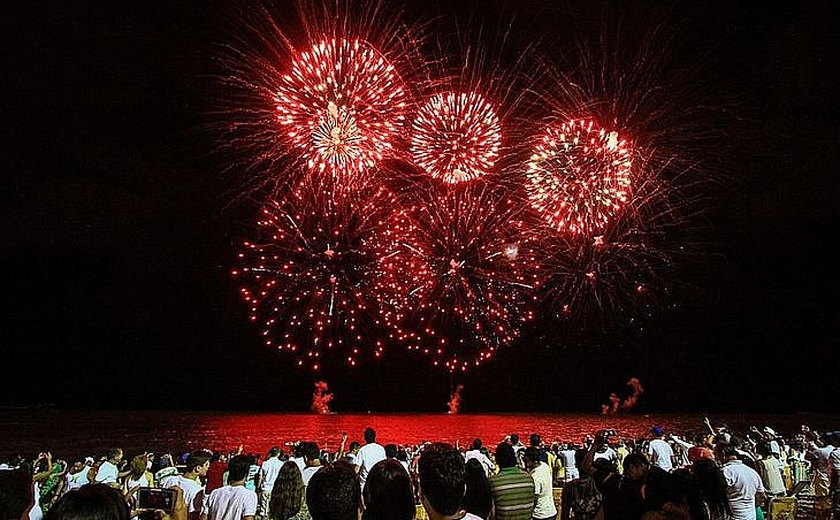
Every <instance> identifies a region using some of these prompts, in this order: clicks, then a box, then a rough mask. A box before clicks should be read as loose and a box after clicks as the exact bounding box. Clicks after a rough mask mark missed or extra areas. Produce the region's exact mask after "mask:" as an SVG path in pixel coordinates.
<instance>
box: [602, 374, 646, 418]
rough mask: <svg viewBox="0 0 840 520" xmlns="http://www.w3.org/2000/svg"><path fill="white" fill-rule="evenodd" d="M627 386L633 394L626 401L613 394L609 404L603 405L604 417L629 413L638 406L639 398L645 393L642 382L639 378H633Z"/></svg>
mask: <svg viewBox="0 0 840 520" xmlns="http://www.w3.org/2000/svg"><path fill="white" fill-rule="evenodd" d="M627 386H629V387H630V390H631V392H632V393H631V394H630V395H628V396H627V397H625V398H624V400H622V399H621V397H619V396H618V394H616V393H615V392H613V393H611V394H610V402H609V404H602V405H601V414H602V415H612V414H615V413H618V412H627V411H629V410H632V409H633V407H635V406H636V404H637V403H638V402H639V397H641V395H642V394H643V393H644V392H645V389H644V388H643V387H642V382H641V381H639V378H637V377H631V378H630V380H629V381H627Z"/></svg>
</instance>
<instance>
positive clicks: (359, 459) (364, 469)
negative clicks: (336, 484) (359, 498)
mask: <svg viewBox="0 0 840 520" xmlns="http://www.w3.org/2000/svg"><path fill="white" fill-rule="evenodd" d="M380 460H385V448H383V447H382V445H380V444H376V443H375V442H372V443H370V444H365V445H364V446H362V447H361V449H359V453H357V454H356V466H359V467H360V469H359V482H361V484H362V489H364V487H365V481H366V480H367V476H368V472H369V471H370V470H371V468H373V466H374V465H376V463H377V462H379V461H380Z"/></svg>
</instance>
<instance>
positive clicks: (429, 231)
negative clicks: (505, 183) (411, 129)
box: [391, 185, 538, 370]
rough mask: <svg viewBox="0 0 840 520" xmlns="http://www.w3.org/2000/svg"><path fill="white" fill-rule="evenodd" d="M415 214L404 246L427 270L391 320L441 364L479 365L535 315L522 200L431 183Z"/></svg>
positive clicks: (400, 335)
mask: <svg viewBox="0 0 840 520" xmlns="http://www.w3.org/2000/svg"><path fill="white" fill-rule="evenodd" d="M410 216H411V218H412V219H413V221H414V223H415V225H414V226H413V228H412V231H413V234H412V235H411V236H407V237H406V238H407V241H406V243H405V246H404V250H403V252H404V254H405V256H406V257H408V258H410V259H412V261H413V262H416V264H417V265H422V266H424V270H423V272H422V273H419V274H418V275H417V276H412V279H413V281H414V285H415V286H414V288H412V289H411V291H410V292H409V296H410V299H409V300H408V301H405V302H402V303H405V304H407V305H409V308H408V309H406V310H405V311H403V312H402V313H401V319H400V320H398V321H393V322H392V323H391V325H392V327H395V328H396V331H397V339H398V340H400V341H402V342H404V343H405V344H407V345H408V346H409V349H410V350H416V351H420V352H422V353H423V354H427V355H429V356H430V357H431V358H432V359H433V363H434V365H436V366H445V367H446V368H448V369H449V370H456V369H459V370H466V369H467V368H468V367H470V366H477V365H479V364H480V363H481V362H483V361H486V360H488V359H490V358H492V357H493V355H494V352H495V351H496V349H498V348H499V347H502V346H504V345H508V344H510V343H511V342H512V341H513V340H514V339H515V338H517V337H518V335H519V332H520V329H521V327H522V325H523V324H524V323H525V322H527V321H529V320H531V319H533V317H534V307H533V302H534V290H535V289H536V285H537V283H538V267H537V265H536V262H535V258H534V254H533V247H534V243H533V241H534V237H533V235H532V234H531V230H530V228H529V227H528V226H527V225H526V223H525V222H524V221H523V220H522V218H521V217H522V205H521V204H520V203H518V202H516V201H514V200H511V199H510V198H509V196H508V194H507V193H506V192H505V191H504V190H500V189H493V188H488V187H487V186H485V185H469V186H462V187H458V188H456V189H447V188H445V187H444V189H438V188H435V187H431V188H429V190H428V191H427V192H425V193H422V194H418V196H417V198H416V199H415V203H414V205H413V206H412V208H411V210H410Z"/></svg>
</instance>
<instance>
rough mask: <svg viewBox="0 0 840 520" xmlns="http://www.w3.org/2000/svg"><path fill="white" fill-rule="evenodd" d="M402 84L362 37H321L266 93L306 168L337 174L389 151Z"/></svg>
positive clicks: (400, 113) (402, 102)
mask: <svg viewBox="0 0 840 520" xmlns="http://www.w3.org/2000/svg"><path fill="white" fill-rule="evenodd" d="M406 98H407V96H406V91H405V87H404V86H403V83H402V79H401V78H400V77H399V75H398V74H397V72H396V70H395V69H394V66H393V65H392V64H391V63H390V62H389V61H388V60H387V59H386V58H385V57H384V56H383V55H382V54H381V53H380V52H379V51H378V50H376V49H375V48H374V47H373V46H371V45H370V44H369V43H368V42H366V41H363V40H360V39H355V40H347V39H337V38H333V39H331V40H325V41H321V42H318V43H317V44H315V45H313V46H312V47H311V48H310V49H309V50H307V51H305V52H302V53H300V54H299V55H298V56H297V57H296V58H295V60H294V61H293V62H292V65H291V70H290V72H289V73H288V74H284V75H283V76H281V77H280V81H279V84H278V85H277V88H276V93H275V96H274V98H273V102H274V104H275V107H276V110H277V122H278V124H279V125H280V126H281V127H282V129H283V132H284V134H285V136H286V137H287V138H288V139H289V141H290V143H291V145H292V146H294V147H296V148H297V149H298V150H300V152H301V153H302V154H303V156H304V157H305V158H306V161H307V164H308V166H309V168H311V169H317V170H319V171H322V172H323V171H324V170H329V171H330V172H333V173H334V174H336V175H339V176H342V177H344V178H345V179H346V178H347V177H349V176H351V175H353V174H358V173H360V172H362V171H364V170H365V169H368V168H371V167H373V166H374V165H375V164H376V162H377V161H379V160H381V159H382V158H383V156H384V155H385V154H388V153H389V152H390V151H391V150H392V146H393V141H394V140H395V138H396V135H397V133H398V127H399V126H400V125H401V124H402V123H403V121H404V119H405V107H406V103H407V101H406Z"/></svg>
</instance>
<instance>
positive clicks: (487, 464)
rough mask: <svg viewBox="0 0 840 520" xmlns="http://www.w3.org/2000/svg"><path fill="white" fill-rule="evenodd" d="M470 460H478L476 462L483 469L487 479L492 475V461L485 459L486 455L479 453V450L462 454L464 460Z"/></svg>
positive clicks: (493, 465)
mask: <svg viewBox="0 0 840 520" xmlns="http://www.w3.org/2000/svg"><path fill="white" fill-rule="evenodd" d="M470 459H478V462H480V463H481V465H482V466H483V467H484V473H485V474H486V475H487V476H488V477H489V476H490V475H492V474H493V470H494V469H496V465H495V464H493V461H492V460H490V459H489V458H487V455H485V454H483V453H481V451H479V450H470V451H468V452H466V453H465V454H464V460H465V461H466V460H470Z"/></svg>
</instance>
